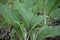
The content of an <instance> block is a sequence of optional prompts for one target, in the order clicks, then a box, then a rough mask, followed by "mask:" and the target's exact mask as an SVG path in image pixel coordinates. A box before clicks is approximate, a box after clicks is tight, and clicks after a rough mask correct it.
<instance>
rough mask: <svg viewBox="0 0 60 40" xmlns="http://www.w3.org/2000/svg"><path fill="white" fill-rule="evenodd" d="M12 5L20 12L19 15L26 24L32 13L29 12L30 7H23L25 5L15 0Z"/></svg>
mask: <svg viewBox="0 0 60 40" xmlns="http://www.w3.org/2000/svg"><path fill="white" fill-rule="evenodd" d="M14 6H15V7H16V9H17V10H18V11H19V12H20V15H22V17H23V19H24V21H25V23H26V24H29V21H30V20H31V18H32V16H34V15H33V13H32V12H31V10H30V9H28V10H27V9H25V6H24V5H23V4H22V3H19V2H15V3H14Z"/></svg>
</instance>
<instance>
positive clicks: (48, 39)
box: [45, 36, 60, 40]
mask: <svg viewBox="0 0 60 40" xmlns="http://www.w3.org/2000/svg"><path fill="white" fill-rule="evenodd" d="M45 40H60V36H56V37H48V38H45Z"/></svg>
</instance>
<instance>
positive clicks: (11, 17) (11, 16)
mask: <svg viewBox="0 0 60 40" xmlns="http://www.w3.org/2000/svg"><path fill="white" fill-rule="evenodd" d="M1 13H2V15H3V17H4V18H5V19H6V21H7V22H9V23H10V24H13V25H14V28H15V29H16V31H17V32H18V33H19V34H20V37H21V38H20V40H23V32H22V30H23V29H22V30H21V28H22V27H21V26H20V25H19V24H18V23H20V18H19V14H18V12H16V11H15V10H13V9H12V8H11V7H9V6H7V5H4V6H3V7H2V12H1ZM17 22H18V23H17Z"/></svg>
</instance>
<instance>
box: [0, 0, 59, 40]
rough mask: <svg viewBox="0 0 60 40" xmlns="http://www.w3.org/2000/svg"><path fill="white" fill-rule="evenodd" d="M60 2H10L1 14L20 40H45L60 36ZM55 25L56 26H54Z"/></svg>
mask: <svg viewBox="0 0 60 40" xmlns="http://www.w3.org/2000/svg"><path fill="white" fill-rule="evenodd" d="M59 5H60V0H8V1H7V2H6V3H5V4H2V3H1V2H0V13H1V14H2V15H3V17H4V18H5V20H6V21H7V22H8V23H9V24H12V25H13V26H14V29H15V30H16V31H17V33H18V34H19V36H20V40H44V39H45V38H46V37H54V36H58V35H60V25H58V24H57V25H56V22H55V23H53V21H56V20H59V19H60V8H58V6H59ZM53 24H54V25H53Z"/></svg>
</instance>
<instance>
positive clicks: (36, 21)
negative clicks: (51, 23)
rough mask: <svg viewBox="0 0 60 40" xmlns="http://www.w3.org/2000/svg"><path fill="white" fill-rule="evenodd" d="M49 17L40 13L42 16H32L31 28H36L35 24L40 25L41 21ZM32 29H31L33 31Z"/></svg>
mask: <svg viewBox="0 0 60 40" xmlns="http://www.w3.org/2000/svg"><path fill="white" fill-rule="evenodd" d="M46 18H47V16H46V15H43V16H42V15H40V16H34V17H32V19H31V22H30V24H31V30H32V29H33V28H35V26H36V25H38V24H39V23H41V22H42V21H43V20H45V19H46ZM31 30H30V31H31Z"/></svg>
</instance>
